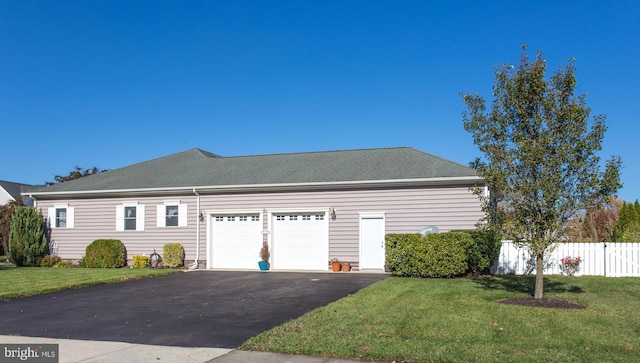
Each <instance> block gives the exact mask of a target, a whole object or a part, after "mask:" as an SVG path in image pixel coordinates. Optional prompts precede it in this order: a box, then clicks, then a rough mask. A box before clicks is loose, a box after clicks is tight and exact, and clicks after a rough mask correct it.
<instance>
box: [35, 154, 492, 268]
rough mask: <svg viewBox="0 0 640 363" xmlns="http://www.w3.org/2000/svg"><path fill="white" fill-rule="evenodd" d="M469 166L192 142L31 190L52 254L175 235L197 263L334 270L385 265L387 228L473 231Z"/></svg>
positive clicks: (137, 247)
mask: <svg viewBox="0 0 640 363" xmlns="http://www.w3.org/2000/svg"><path fill="white" fill-rule="evenodd" d="M477 185H479V186H483V185H484V183H483V182H482V180H481V179H480V178H479V177H478V176H477V175H476V173H475V171H474V170H473V169H470V168H468V167H466V166H464V165H461V164H457V163H454V162H452V161H449V160H446V159H443V158H440V157H437V156H434V155H430V154H427V153H425V152H422V151H419V150H416V149H413V148H409V147H398V148H384V149H365V150H346V151H327V152H307V153H292V154H275V155H255V156H238V157H222V156H219V155H216V154H212V153H209V152H206V151H203V150H200V149H192V150H188V151H184V152H180V153H177V154H173V155H169V156H165V157H162V158H158V159H154V160H150V161H146V162H142V163H139V164H135V165H131V166H127V167H123V168H120V169H114V170H111V171H107V172H103V173H99V174H95V175H91V176H87V177H84V178H81V179H77V180H73V181H69V182H65V183H61V184H57V185H53V186H49V187H45V188H40V189H37V190H34V191H31V192H29V193H26V195H28V196H29V197H31V198H34V199H35V200H36V203H37V208H39V209H41V210H42V211H43V214H44V215H45V217H47V218H48V219H49V222H50V226H51V240H52V241H51V242H52V245H53V248H54V252H55V253H57V254H58V255H59V256H60V257H62V258H63V259H79V258H81V257H82V256H83V255H84V253H85V248H86V247H87V245H88V244H89V243H91V242H92V241H94V240H96V239H103V238H114V239H119V240H121V241H122V242H123V243H124V244H125V246H126V248H127V255H128V258H129V259H131V258H132V256H133V255H137V254H147V255H149V254H150V253H153V251H154V250H156V251H158V252H161V251H162V247H163V245H164V244H165V243H167V242H180V243H182V245H183V246H184V248H185V253H186V260H187V261H189V263H192V264H193V266H192V267H197V266H199V267H200V268H222V269H258V264H257V262H258V253H259V251H260V247H261V246H262V242H263V241H266V242H267V243H268V244H269V246H270V249H271V261H270V262H271V267H272V269H275V270H327V269H328V268H329V260H330V259H332V258H338V259H340V260H341V261H346V262H350V263H351V264H352V265H353V266H354V267H355V268H356V269H360V270H368V269H371V270H382V269H384V252H385V251H384V235H385V234H386V233H407V232H411V233H414V232H417V231H419V230H420V229H421V228H423V227H425V226H428V225H433V226H437V227H438V228H439V230H440V231H448V230H452V229H472V228H474V226H475V223H476V222H477V221H478V220H479V219H480V218H481V217H482V210H481V204H480V202H479V199H478V197H477V196H476V195H473V193H472V192H471V191H470V187H472V186H477Z"/></svg>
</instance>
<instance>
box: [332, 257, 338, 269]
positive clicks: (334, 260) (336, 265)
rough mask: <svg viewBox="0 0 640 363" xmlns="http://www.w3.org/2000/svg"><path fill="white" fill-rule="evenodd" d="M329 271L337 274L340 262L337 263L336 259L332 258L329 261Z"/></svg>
mask: <svg viewBox="0 0 640 363" xmlns="http://www.w3.org/2000/svg"><path fill="white" fill-rule="evenodd" d="M331 270H332V271H333V272H338V271H340V261H338V259H337V258H332V259H331Z"/></svg>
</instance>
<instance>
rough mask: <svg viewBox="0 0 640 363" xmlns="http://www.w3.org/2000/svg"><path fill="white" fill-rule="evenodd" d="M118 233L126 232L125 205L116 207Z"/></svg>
mask: <svg viewBox="0 0 640 363" xmlns="http://www.w3.org/2000/svg"><path fill="white" fill-rule="evenodd" d="M116 231H124V205H118V206H116Z"/></svg>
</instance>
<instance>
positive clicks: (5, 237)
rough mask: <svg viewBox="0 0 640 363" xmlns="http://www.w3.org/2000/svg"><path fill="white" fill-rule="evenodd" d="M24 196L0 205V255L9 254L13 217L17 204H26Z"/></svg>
mask: <svg viewBox="0 0 640 363" xmlns="http://www.w3.org/2000/svg"><path fill="white" fill-rule="evenodd" d="M24 205H25V204H24V201H23V200H22V198H18V199H16V200H12V201H10V202H9V203H7V204H5V205H0V256H4V255H7V254H9V232H10V230H11V218H12V216H13V212H14V211H15V209H16V207H17V206H24Z"/></svg>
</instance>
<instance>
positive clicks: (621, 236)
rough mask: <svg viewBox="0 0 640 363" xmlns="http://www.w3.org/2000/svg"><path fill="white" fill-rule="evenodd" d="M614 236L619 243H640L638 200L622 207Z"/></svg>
mask: <svg viewBox="0 0 640 363" xmlns="http://www.w3.org/2000/svg"><path fill="white" fill-rule="evenodd" d="M614 234H615V240H616V241H617V242H640V204H639V203H638V201H637V200H636V201H635V203H631V202H629V203H627V202H625V203H624V204H623V205H622V208H620V217H619V218H618V223H617V225H616V228H615V233H614Z"/></svg>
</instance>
